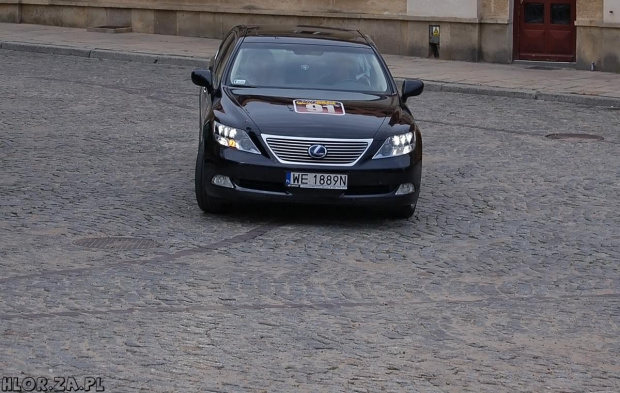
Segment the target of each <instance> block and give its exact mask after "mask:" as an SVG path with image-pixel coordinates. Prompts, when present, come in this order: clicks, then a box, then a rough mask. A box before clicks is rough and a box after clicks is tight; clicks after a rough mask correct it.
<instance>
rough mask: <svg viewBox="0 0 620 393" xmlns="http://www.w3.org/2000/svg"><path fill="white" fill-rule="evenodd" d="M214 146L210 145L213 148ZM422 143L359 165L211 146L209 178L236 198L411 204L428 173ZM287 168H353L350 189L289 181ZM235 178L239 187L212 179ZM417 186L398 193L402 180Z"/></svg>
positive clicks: (224, 195) (217, 190)
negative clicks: (300, 161)
mask: <svg viewBox="0 0 620 393" xmlns="http://www.w3.org/2000/svg"><path fill="white" fill-rule="evenodd" d="M207 150H209V149H207ZM419 150H421V149H416V150H415V151H414V152H412V153H411V154H409V155H405V156H400V157H394V158H387V159H380V160H372V159H366V160H361V161H360V162H358V163H357V164H356V165H355V166H353V167H339V166H305V165H284V164H280V163H278V162H276V161H275V160H272V159H270V158H267V157H265V156H262V155H254V154H248V153H244V152H239V151H236V150H232V149H219V148H215V149H213V150H211V151H210V152H209V151H205V155H206V162H205V166H204V170H203V177H204V178H203V184H205V187H206V192H207V194H208V195H209V196H210V197H213V198H218V199H222V200H224V201H230V202H242V201H248V202H253V201H255V202H282V203H302V204H316V205H364V206H405V205H410V204H415V203H416V202H417V199H418V196H419V193H420V182H421V177H422V159H421V153H418V152H419ZM287 172H309V173H329V174H347V175H348V188H347V190H325V189H306V188H294V187H286V185H285V179H286V173H287ZM215 175H223V176H227V177H229V178H230V179H231V181H232V182H233V184H234V188H225V187H221V186H216V185H214V184H212V183H211V180H212V178H213V176H215ZM405 183H413V185H414V186H415V192H413V193H410V194H405V195H396V191H397V189H398V187H399V186H400V185H401V184H405Z"/></svg>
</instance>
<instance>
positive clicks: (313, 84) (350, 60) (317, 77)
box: [228, 42, 390, 93]
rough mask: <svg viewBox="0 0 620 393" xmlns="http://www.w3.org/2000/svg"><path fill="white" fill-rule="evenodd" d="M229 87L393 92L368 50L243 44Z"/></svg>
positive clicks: (379, 64)
mask: <svg viewBox="0 0 620 393" xmlns="http://www.w3.org/2000/svg"><path fill="white" fill-rule="evenodd" d="M228 83H230V84H231V85H234V86H247V87H250V86H251V87H273V88H285V89H286V88H297V89H315V90H342V91H359V92H370V93H387V92H389V91H390V87H389V84H388V79H387V78H386V73H385V72H384V70H383V67H382V66H381V63H380V62H379V59H378V58H377V56H376V54H375V52H374V51H373V50H372V49H370V48H365V47H344V46H332V45H304V44H295V45H293V44H277V43H248V42H246V43H243V44H242V45H241V48H240V50H239V52H238V54H237V57H236V58H235V60H234V64H233V66H232V69H231V72H230V77H229V78H228Z"/></svg>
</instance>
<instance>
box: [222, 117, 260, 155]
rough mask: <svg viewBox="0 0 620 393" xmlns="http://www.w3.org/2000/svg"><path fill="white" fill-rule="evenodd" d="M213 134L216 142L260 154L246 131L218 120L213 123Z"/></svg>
mask: <svg viewBox="0 0 620 393" xmlns="http://www.w3.org/2000/svg"><path fill="white" fill-rule="evenodd" d="M213 135H214V137H215V140H216V141H217V143H219V144H220V145H222V146H226V147H230V148H233V149H237V150H240V151H247V152H248V153H254V154H261V153H260V151H259V150H258V148H257V147H256V145H255V144H254V142H252V139H250V136H249V135H248V133H247V132H245V131H243V130H240V129H238V128H234V127H229V126H226V125H224V124H220V123H218V122H214V123H213Z"/></svg>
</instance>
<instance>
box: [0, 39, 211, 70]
mask: <svg viewBox="0 0 620 393" xmlns="http://www.w3.org/2000/svg"><path fill="white" fill-rule="evenodd" d="M0 49H6V50H12V51H19V52H32V53H44V54H50V55H61V56H77V57H86V58H90V59H101V60H120V61H132V62H138V63H151V64H167V65H176V66H187V67H204V66H205V64H207V63H208V62H209V59H206V58H200V57H189V56H187V57H185V56H172V55H155V54H150V53H139V52H124V51H116V50H110V49H97V48H93V49H89V48H75V47H72V46H61V45H47V44H45V45H42V44H27V43H21V42H0Z"/></svg>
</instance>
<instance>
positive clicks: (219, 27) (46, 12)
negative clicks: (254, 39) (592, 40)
mask: <svg viewBox="0 0 620 393" xmlns="http://www.w3.org/2000/svg"><path fill="white" fill-rule="evenodd" d="M5 1H6V0H5ZM1 2H2V0H0V3H1ZM95 3H96V2H95ZM18 7H19V10H20V11H21V16H19V17H18ZM18 19H19V20H18ZM0 21H2V22H21V23H31V24H42V25H53V26H66V27H83V28H88V27H97V26H131V28H132V30H133V31H134V32H139V33H155V34H170V35H183V36H194V37H207V38H221V37H222V36H223V35H224V34H225V33H226V32H227V31H228V30H229V29H230V28H232V27H233V26H236V25H240V24H293V25H298V24H303V25H320V26H330V27H341V28H352V29H359V30H362V31H363V32H365V33H367V34H368V35H369V36H370V37H372V39H373V40H374V41H375V43H376V44H377V46H378V47H379V49H380V50H381V51H382V52H383V53H387V54H397V55H409V56H419V57H427V56H433V55H434V54H435V52H434V51H433V50H432V49H431V47H430V45H429V25H431V24H433V25H439V26H440V28H441V44H440V45H439V47H438V51H437V54H438V56H439V57H438V58H439V59H445V60H463V61H490V62H499V63H509V62H510V61H511V60H512V54H511V52H510V48H509V42H511V41H510V39H511V38H510V37H511V33H510V31H511V29H512V27H511V25H510V24H508V22H503V23H480V22H478V21H477V20H475V19H474V20H469V19H449V20H437V19H433V18H415V17H409V16H405V15H375V14H348V13H338V12H334V13H320V12H303V13H302V12H297V13H296V12H292V11H285V12H279V11H268V10H255V11H254V12H251V11H247V10H245V11H244V10H225V11H218V10H212V11H211V10H210V11H187V10H171V9H150V8H121V7H114V8H111V7H94V6H81V5H80V6H74V5H48V4H23V3H22V4H21V5H20V6H18V5H15V4H4V5H3V4H0Z"/></svg>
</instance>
